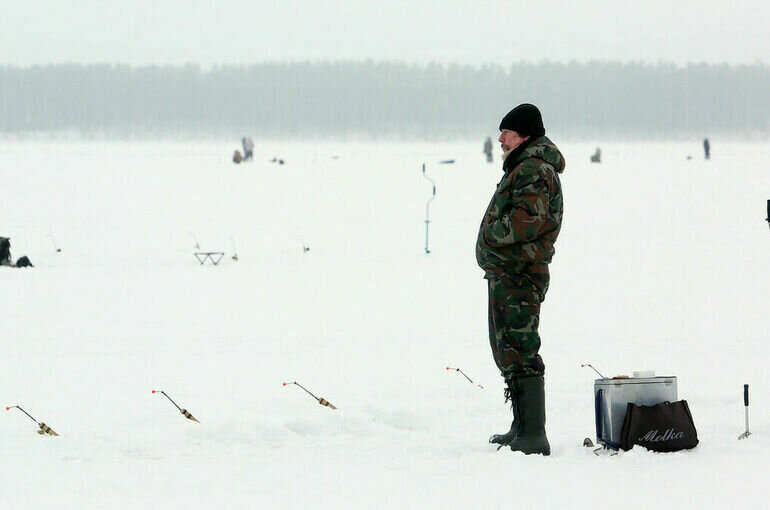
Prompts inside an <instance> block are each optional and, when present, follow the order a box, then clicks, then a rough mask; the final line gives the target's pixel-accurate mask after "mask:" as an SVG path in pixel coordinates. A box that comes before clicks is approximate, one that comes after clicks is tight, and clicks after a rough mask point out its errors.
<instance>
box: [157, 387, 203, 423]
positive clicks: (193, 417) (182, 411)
mask: <svg viewBox="0 0 770 510" xmlns="http://www.w3.org/2000/svg"><path fill="white" fill-rule="evenodd" d="M152 392H153V393H162V394H163V396H165V397H166V398H167V399H169V400H170V401H171V403H172V404H174V406H176V408H177V409H179V412H180V413H182V414H183V415H184V417H185V418H187V419H188V420H192V421H194V422H198V423H200V422H199V421H198V420H197V418H195V416H193V415H191V414H190V413H189V412H187V409H182V408H181V407H179V406H178V405H176V402H174V401H173V400H172V399H171V397H169V396H168V395H167V394H166V392H165V391H163V390H152Z"/></svg>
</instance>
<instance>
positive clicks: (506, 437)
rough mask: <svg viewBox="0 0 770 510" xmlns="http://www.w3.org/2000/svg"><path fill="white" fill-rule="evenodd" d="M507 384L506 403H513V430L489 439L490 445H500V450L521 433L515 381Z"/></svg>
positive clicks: (494, 435)
mask: <svg viewBox="0 0 770 510" xmlns="http://www.w3.org/2000/svg"><path fill="white" fill-rule="evenodd" d="M506 382H507V388H506V390H505V401H506V402H508V401H509V400H510V401H511V410H512V411H513V421H512V422H511V430H509V431H508V432H506V433H505V434H493V435H492V436H490V438H489V442H490V443H494V444H499V445H500V446H498V447H497V449H498V450H499V449H500V448H502V447H503V446H508V445H509V444H510V443H511V442H512V441H513V440H514V439H516V434H517V433H518V432H519V415H518V412H519V411H518V409H517V408H516V402H515V400H514V398H515V391H514V388H513V381H506Z"/></svg>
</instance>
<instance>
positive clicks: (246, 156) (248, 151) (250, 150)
mask: <svg viewBox="0 0 770 510" xmlns="http://www.w3.org/2000/svg"><path fill="white" fill-rule="evenodd" d="M241 144H243V160H244V161H248V160H250V159H253V158H254V141H253V140H252V139H251V137H250V136H247V137H245V138H242V139H241Z"/></svg>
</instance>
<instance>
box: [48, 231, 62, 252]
mask: <svg viewBox="0 0 770 510" xmlns="http://www.w3.org/2000/svg"><path fill="white" fill-rule="evenodd" d="M48 237H50V238H51V242H53V248H54V250H56V253H61V248H59V245H57V244H56V239H55V238H54V236H53V234H48Z"/></svg>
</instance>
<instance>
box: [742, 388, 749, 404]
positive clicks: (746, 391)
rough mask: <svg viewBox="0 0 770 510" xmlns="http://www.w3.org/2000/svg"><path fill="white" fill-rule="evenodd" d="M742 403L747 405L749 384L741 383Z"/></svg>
mask: <svg viewBox="0 0 770 510" xmlns="http://www.w3.org/2000/svg"><path fill="white" fill-rule="evenodd" d="M743 405H745V406H746V407H749V385H748V384H744V385H743Z"/></svg>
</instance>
